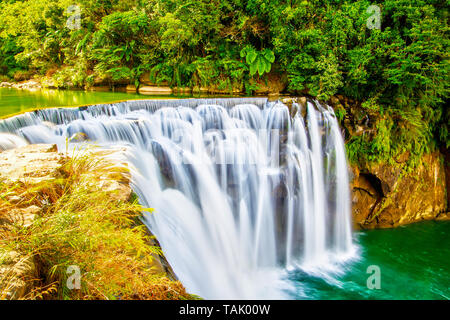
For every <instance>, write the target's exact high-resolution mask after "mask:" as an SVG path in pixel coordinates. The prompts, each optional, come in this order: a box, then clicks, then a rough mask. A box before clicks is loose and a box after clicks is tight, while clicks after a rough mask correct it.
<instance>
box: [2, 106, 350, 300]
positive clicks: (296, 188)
mask: <svg viewBox="0 0 450 320" xmlns="http://www.w3.org/2000/svg"><path fill="white" fill-rule="evenodd" d="M0 132H8V133H13V134H16V135H18V136H20V137H22V138H23V139H26V140H27V141H29V142H30V143H57V144H58V147H59V148H63V147H64V145H65V141H66V138H68V137H72V136H73V135H74V134H77V133H80V132H81V133H83V134H84V135H85V136H86V137H87V138H88V139H89V140H90V141H92V142H95V143H97V144H102V145H105V146H108V145H113V144H114V145H117V144H120V145H123V146H127V154H126V157H127V161H128V163H129V166H130V170H131V174H132V184H133V189H134V191H135V192H136V193H137V194H138V196H139V199H140V202H141V204H143V205H144V206H146V207H152V208H154V209H155V212H154V213H152V214H146V215H145V216H144V218H143V220H144V222H145V224H146V225H147V226H148V228H149V229H150V230H151V232H152V233H153V234H154V235H155V236H156V237H157V239H158V240H159V242H160V244H161V247H162V249H163V252H164V254H165V256H166V258H167V260H168V261H169V263H170V264H171V266H172V268H173V270H174V272H175V274H176V275H177V277H178V278H179V279H180V280H181V282H182V283H183V284H184V286H185V287H186V288H187V290H188V291H189V292H192V293H195V294H198V295H200V296H202V297H203V298H207V299H228V298H232V299H256V298H275V299H277V298H286V297H287V296H286V290H285V289H286V282H285V281H284V280H283V274H284V272H285V270H291V269H295V268H303V267H305V268H313V269H314V268H324V267H326V266H327V265H332V264H333V263H335V262H337V261H340V260H343V259H344V258H345V257H348V256H349V255H351V253H352V252H353V249H354V248H353V244H352V228H351V214H350V191H349V178H348V169H347V162H346V156H345V147H344V143H343V139H342V136H341V132H340V129H339V126H338V123H337V120H336V117H335V115H334V112H333V110H332V109H331V108H330V107H329V106H324V105H320V104H319V103H318V102H317V101H308V102H307V105H306V106H305V109H303V108H302V107H301V106H300V105H298V104H296V103H293V105H292V106H291V108H288V107H287V106H286V105H285V104H283V103H281V102H279V101H278V102H269V101H267V99H266V98H242V99H234V98H233V99H185V100H142V101H129V102H121V103H118V104H112V105H96V106H90V107H83V108H66V109H61V108H59V109H44V110H38V111H35V112H31V113H26V114H23V115H19V116H16V117H13V118H9V119H6V120H3V121H0ZM80 143H81V142H73V143H72V144H80Z"/></svg>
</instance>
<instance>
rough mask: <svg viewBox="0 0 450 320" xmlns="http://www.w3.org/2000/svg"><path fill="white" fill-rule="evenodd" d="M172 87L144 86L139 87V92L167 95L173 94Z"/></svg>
mask: <svg viewBox="0 0 450 320" xmlns="http://www.w3.org/2000/svg"><path fill="white" fill-rule="evenodd" d="M172 92H173V91H172V89H171V88H169V87H155V86H143V87H139V93H141V94H154V95H160V94H161V95H166V94H172Z"/></svg>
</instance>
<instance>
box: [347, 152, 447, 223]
mask: <svg viewBox="0 0 450 320" xmlns="http://www.w3.org/2000/svg"><path fill="white" fill-rule="evenodd" d="M441 158H442V155H441V154H440V153H439V152H434V153H430V154H426V155H424V157H423V159H422V160H423V163H422V164H421V165H419V166H418V167H417V168H416V169H415V170H414V171H413V172H410V173H406V172H404V170H403V168H402V166H401V165H390V164H385V163H384V164H383V163H381V164H372V165H370V166H367V167H364V168H357V167H352V171H353V180H352V182H351V188H352V211H353V220H354V222H355V226H356V227H357V228H363V229H371V228H389V227H396V226H399V225H404V224H409V223H413V222H418V221H423V220H445V219H448V214H447V210H448V209H447V201H446V197H447V194H446V178H445V170H444V164H443V161H442V159H441Z"/></svg>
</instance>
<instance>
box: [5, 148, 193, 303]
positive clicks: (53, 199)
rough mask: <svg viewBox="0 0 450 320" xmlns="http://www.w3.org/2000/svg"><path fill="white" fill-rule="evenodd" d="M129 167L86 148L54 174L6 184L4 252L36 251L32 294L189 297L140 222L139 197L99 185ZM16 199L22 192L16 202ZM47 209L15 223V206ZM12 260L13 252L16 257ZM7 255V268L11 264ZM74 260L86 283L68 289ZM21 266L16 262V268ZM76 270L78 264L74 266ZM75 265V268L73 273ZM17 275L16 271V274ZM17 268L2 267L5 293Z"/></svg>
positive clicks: (29, 253) (35, 296)
mask: <svg viewBox="0 0 450 320" xmlns="http://www.w3.org/2000/svg"><path fill="white" fill-rule="evenodd" d="M121 170H122V169H114V167H111V164H109V165H108V164H107V163H105V162H102V161H99V160H96V159H95V158H94V157H93V156H91V155H88V154H84V155H79V156H77V157H74V158H64V159H63V160H62V165H61V167H60V168H59V170H58V173H57V174H56V176H55V177H54V179H51V180H46V181H43V182H39V183H37V184H35V185H30V184H27V183H23V182H20V183H15V184H13V185H11V184H10V183H7V182H5V181H3V182H1V183H0V194H1V197H0V218H1V221H3V223H1V221H0V227H1V230H0V253H3V254H0V256H2V257H7V256H8V252H18V253H19V254H20V256H21V257H32V260H33V262H34V264H35V268H34V269H35V273H34V275H36V277H34V276H30V277H28V279H25V278H26V277H22V279H21V280H25V281H29V282H31V283H32V286H31V287H32V288H31V290H28V292H27V294H26V295H25V296H24V297H23V298H26V299H189V298H191V297H192V296H190V295H188V294H187V293H186V292H185V289H184V288H183V286H182V285H181V283H179V282H178V281H172V280H170V279H169V278H168V277H167V275H166V274H165V273H162V272H161V271H162V269H161V268H160V267H159V269H158V261H157V259H155V257H156V256H157V255H160V254H161V250H160V248H159V247H158V246H155V245H152V236H151V235H150V234H149V233H148V231H147V229H146V228H145V226H144V225H143V224H142V223H141V222H140V217H141V215H142V212H143V211H145V210H147V211H149V210H150V209H145V208H143V207H141V206H140V205H139V204H138V202H137V199H134V200H133V201H131V202H130V201H124V200H123V199H120V198H118V197H117V196H116V195H115V194H114V192H111V191H104V190H103V189H102V188H100V187H99V179H100V178H102V179H105V177H106V178H107V177H109V176H111V175H112V176H114V175H117V174H118V173H120V171H121ZM9 199H16V200H17V199H20V200H19V201H14V202H12V201H10V200H9ZM30 206H36V207H38V208H40V210H39V213H38V214H37V215H36V217H35V219H34V220H33V222H32V223H31V224H29V225H28V226H24V225H23V224H20V223H16V222H14V219H11V218H10V217H9V216H10V215H11V212H14V210H23V209H24V208H29V207H30ZM10 260H11V259H10ZM7 263H9V265H11V264H13V263H14V261H13V262H11V261H9V262H8V261H7V259H6V258H0V267H3V268H4V269H5V270H11V268H9V269H7V268H6V267H7ZM70 266H76V267H77V268H79V270H80V272H81V278H80V288H79V289H69V287H70V285H69V286H68V285H67V283H68V281H69V282H71V281H72V280H71V279H72V278H71V276H72V275H73V274H74V273H73V272H71V269H70V268H69V267H70ZM12 269H14V268H12ZM72 270H73V269H72ZM68 271H69V272H68ZM16 278H17V277H16ZM15 281H16V280H14V276H13V275H11V272H9V273H8V272H2V273H0V298H8V297H10V296H11V295H10V294H9V296H8V292H9V291H10V289H11V287H14V285H13V283H14V282H15Z"/></svg>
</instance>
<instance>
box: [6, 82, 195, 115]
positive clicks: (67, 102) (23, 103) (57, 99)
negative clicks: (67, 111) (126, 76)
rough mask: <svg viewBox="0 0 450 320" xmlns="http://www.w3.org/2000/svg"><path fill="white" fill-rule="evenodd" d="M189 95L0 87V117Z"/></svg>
mask: <svg viewBox="0 0 450 320" xmlns="http://www.w3.org/2000/svg"><path fill="white" fill-rule="evenodd" d="M183 97H189V95H160V96H150V95H141V94H137V93H128V92H112V91H82V90H79V91H76V90H51V89H42V90H34V91H30V90H20V89H14V88H0V117H3V116H6V115H10V114H14V113H18V112H24V111H28V110H32V109H39V108H46V107H64V106H66V107H67V106H79V105H89V104H97V103H110V102H115V101H119V100H136V99H155V98H158V99H167V98H183Z"/></svg>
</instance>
